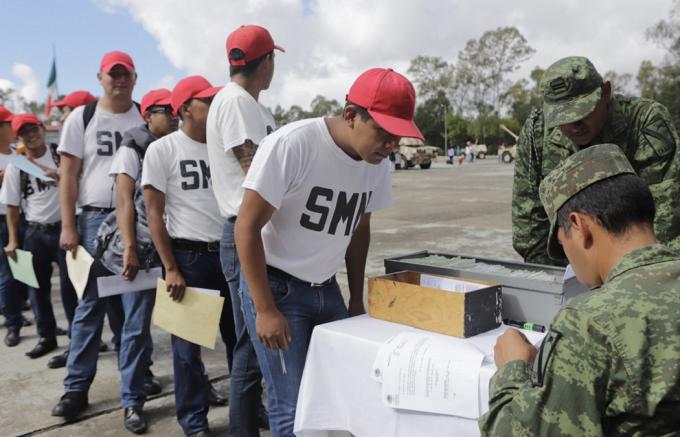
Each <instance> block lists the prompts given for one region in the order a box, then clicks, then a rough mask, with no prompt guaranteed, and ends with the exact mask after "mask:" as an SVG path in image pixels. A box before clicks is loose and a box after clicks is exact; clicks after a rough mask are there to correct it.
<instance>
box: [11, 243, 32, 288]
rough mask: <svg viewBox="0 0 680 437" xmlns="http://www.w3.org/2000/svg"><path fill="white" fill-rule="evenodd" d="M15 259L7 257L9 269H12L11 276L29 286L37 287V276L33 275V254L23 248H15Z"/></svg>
mask: <svg viewBox="0 0 680 437" xmlns="http://www.w3.org/2000/svg"><path fill="white" fill-rule="evenodd" d="M16 254H17V260H16V261H14V260H13V259H12V258H10V257H7V261H9V269H10V270H11V271H12V276H13V277H14V279H16V280H17V281H19V282H23V283H24V284H26V285H28V286H29V287H33V288H39V287H38V278H36V277H35V270H34V269H33V254H32V253H31V252H27V251H25V250H21V249H17V250H16Z"/></svg>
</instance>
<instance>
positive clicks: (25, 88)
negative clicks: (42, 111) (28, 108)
mask: <svg viewBox="0 0 680 437" xmlns="http://www.w3.org/2000/svg"><path fill="white" fill-rule="evenodd" d="M12 76H14V77H15V78H16V79H17V80H11V79H6V78H0V89H1V90H8V89H12V90H14V91H15V92H16V95H15V98H14V99H13V100H11V101H9V102H7V106H8V108H9V109H10V110H13V111H21V110H23V107H21V106H20V104H19V99H18V98H16V97H18V96H21V97H23V98H24V99H25V100H26V101H38V100H39V98H40V94H41V93H40V90H41V88H40V78H39V77H38V75H37V74H36V72H35V71H34V70H33V68H31V67H30V66H28V65H26V64H19V63H16V64H14V65H13V66H12Z"/></svg>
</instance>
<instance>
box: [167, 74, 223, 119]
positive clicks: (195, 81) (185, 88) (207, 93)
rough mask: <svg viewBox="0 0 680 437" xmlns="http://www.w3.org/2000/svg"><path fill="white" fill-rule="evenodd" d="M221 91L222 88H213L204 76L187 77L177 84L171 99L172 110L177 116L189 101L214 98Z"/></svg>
mask: <svg viewBox="0 0 680 437" xmlns="http://www.w3.org/2000/svg"><path fill="white" fill-rule="evenodd" d="M221 89H222V87H221V86H212V85H211V84H210V82H208V80H207V79H206V78H205V77H203V76H189V77H185V78H184V79H182V80H180V81H179V82H177V85H175V88H173V89H172V96H171V97H170V102H171V104H172V110H173V112H174V113H175V114H177V112H178V110H179V107H180V106H182V105H183V104H184V103H186V101H187V100H189V99H200V98H203V97H212V96H214V95H215V94H217V93H218V92H219V90H221Z"/></svg>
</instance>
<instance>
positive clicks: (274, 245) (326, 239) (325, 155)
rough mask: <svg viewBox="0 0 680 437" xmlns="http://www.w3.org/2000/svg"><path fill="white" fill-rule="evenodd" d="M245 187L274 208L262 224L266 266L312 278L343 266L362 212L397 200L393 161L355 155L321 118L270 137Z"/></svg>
mask: <svg viewBox="0 0 680 437" xmlns="http://www.w3.org/2000/svg"><path fill="white" fill-rule="evenodd" d="M243 187H244V188H247V189H250V190H254V191H257V192H258V193H259V194H260V196H262V198H264V199H265V200H266V201H267V202H269V203H270V204H271V205H272V206H273V207H274V208H276V211H275V212H274V214H273V215H272V218H271V220H270V221H269V223H267V224H266V225H265V227H264V228H263V229H262V240H263V242H264V248H265V255H266V259H267V264H269V265H271V266H273V267H276V268H279V269H281V270H283V271H285V272H287V273H289V274H291V275H293V276H296V277H298V278H300V279H303V280H305V281H310V282H323V281H325V280H327V279H328V278H330V277H331V276H333V275H334V274H335V273H336V272H337V271H338V269H339V268H340V267H341V266H342V263H343V260H344V259H345V251H346V249H347V246H348V245H349V242H350V240H351V238H352V235H353V233H354V230H355V229H356V226H357V224H358V223H359V219H360V218H361V216H362V214H363V213H364V212H372V211H376V210H378V209H381V208H386V207H388V206H389V205H390V204H391V203H392V186H391V176H390V164H389V161H388V160H384V161H382V162H381V163H380V164H377V165H373V164H369V163H367V162H365V161H356V160H354V159H352V158H350V157H349V156H348V155H347V154H346V153H345V152H343V151H342V149H340V147H339V146H338V145H337V144H335V142H334V141H333V139H332V137H331V135H330V133H329V132H328V127H327V126H326V123H325V121H324V119H323V118H314V119H311V120H302V121H298V122H295V123H291V124H289V125H287V126H285V127H283V128H281V129H279V130H278V131H276V132H275V133H274V134H272V135H270V136H268V137H267V138H265V140H264V141H262V143H261V144H260V147H259V149H258V151H257V154H256V155H255V159H254V160H253V163H252V165H251V167H250V170H249V171H248V175H247V176H246V179H245V181H244V183H243Z"/></svg>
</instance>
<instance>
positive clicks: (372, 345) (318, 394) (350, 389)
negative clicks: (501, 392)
mask: <svg viewBox="0 0 680 437" xmlns="http://www.w3.org/2000/svg"><path fill="white" fill-rule="evenodd" d="M504 330H505V328H504V327H501V328H499V329H496V330H494V331H490V332H488V333H485V334H482V335H479V336H476V337H473V338H471V339H469V341H471V342H473V343H474V344H475V345H476V346H478V347H480V349H482V350H483V351H487V352H488V351H493V345H494V344H495V340H496V337H497V336H498V335H500V333H502V332H503V331H504ZM405 331H413V332H420V333H427V332H426V331H422V330H420V329H415V328H411V327H409V326H405V325H399V324H396V323H391V322H386V321H383V320H377V319H373V318H370V317H369V316H367V315H364V316H359V317H353V318H351V319H346V320H341V321H338V322H333V323H327V324H324V325H319V326H317V327H316V328H315V329H314V333H313V335H312V339H311V343H310V346H309V352H308V353H307V362H306V364H305V371H304V374H303V376H302V384H301V386H300V393H299V396H298V403H297V413H296V416H295V434H296V435H297V436H300V437H321V436H326V435H328V433H327V432H326V431H330V430H343V431H349V432H351V433H352V434H354V435H355V436H357V437H381V436H384V437H418V436H427V437H436V436H447V437H450V436H478V435H479V434H480V433H479V427H478V426H477V420H475V419H465V418H462V417H456V416H447V415H439V414H429V413H420V412H415V411H407V410H396V409H394V408H390V407H386V406H384V405H383V403H382V401H381V390H382V386H381V384H380V383H379V382H376V381H374V380H373V379H372V378H371V376H370V373H371V368H372V366H373V361H374V360H375V357H376V354H377V353H378V349H379V348H380V346H381V345H382V344H383V343H384V342H385V341H386V340H388V339H389V338H390V337H393V336H395V335H397V334H399V333H400V332H405ZM428 334H431V335H439V334H434V333H428ZM495 371H496V366H495V365H494V364H493V361H492V360H490V359H485V361H484V363H483V364H482V368H481V371H480V375H479V392H480V396H479V407H480V413H483V412H485V411H487V410H488V404H489V381H490V379H491V377H492V376H493V374H494V372H495Z"/></svg>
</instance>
